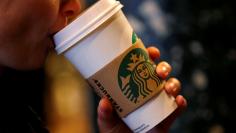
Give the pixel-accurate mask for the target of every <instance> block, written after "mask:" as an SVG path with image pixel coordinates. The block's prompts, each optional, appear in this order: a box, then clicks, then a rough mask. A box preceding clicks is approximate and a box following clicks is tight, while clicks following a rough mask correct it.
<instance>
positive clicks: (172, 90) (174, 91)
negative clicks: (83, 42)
mask: <svg viewBox="0 0 236 133" xmlns="http://www.w3.org/2000/svg"><path fill="white" fill-rule="evenodd" d="M164 89H165V90H166V92H167V93H168V94H170V95H172V96H174V97H176V96H177V95H178V94H179V92H180V89H181V83H180V81H179V80H178V79H176V78H170V79H168V80H167V81H166V83H165V87H164Z"/></svg>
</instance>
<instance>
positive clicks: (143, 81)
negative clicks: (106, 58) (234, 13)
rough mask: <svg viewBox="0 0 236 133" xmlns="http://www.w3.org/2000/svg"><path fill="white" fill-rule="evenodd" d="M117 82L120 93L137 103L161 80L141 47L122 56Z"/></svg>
mask: <svg viewBox="0 0 236 133" xmlns="http://www.w3.org/2000/svg"><path fill="white" fill-rule="evenodd" d="M118 83H119V87H120V89H121V91H122V93H123V94H124V95H125V96H126V97H127V98H128V99H129V100H130V101H132V102H134V103H138V102H139V101H140V100H142V99H145V98H146V97H147V96H149V95H150V94H152V93H153V92H154V90H155V89H156V88H157V87H158V86H159V85H160V84H161V80H160V79H159V77H158V76H157V74H156V72H155V67H154V64H153V63H152V62H151V61H150V60H149V57H148V55H147V53H146V52H145V51H144V50H143V49H141V48H135V49H133V50H132V51H130V52H129V53H128V54H127V55H126V56H125V57H124V59H123V61H122V63H121V65H120V68H119V72H118Z"/></svg>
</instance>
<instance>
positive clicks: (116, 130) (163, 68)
mask: <svg viewBox="0 0 236 133" xmlns="http://www.w3.org/2000/svg"><path fill="white" fill-rule="evenodd" d="M147 51H148V53H149V56H150V58H151V59H152V60H155V59H157V58H160V51H159V50H158V49H157V48H155V47H149V48H147ZM171 69H172V68H171V66H170V65H169V64H168V63H167V62H160V63H159V64H158V65H157V67H156V72H157V74H158V76H159V77H161V78H162V79H166V78H167V77H168V75H169V73H170V72H171ZM180 88H181V84H180V82H179V80H178V79H176V78H169V79H168V80H167V81H166V83H165V86H164V89H165V91H166V92H167V93H168V94H170V95H172V96H174V97H175V101H176V103H177V105H178V108H177V109H176V110H175V111H174V112H173V113H172V114H171V115H170V116H168V117H167V118H166V119H165V120H163V121H162V122H161V123H160V124H158V125H157V126H156V127H154V128H153V129H152V130H150V131H149V132H150V133H155V132H158V133H167V132H168V130H169V128H170V126H171V124H172V123H173V122H174V120H175V119H176V118H177V117H178V116H179V115H180V114H181V112H182V111H183V110H184V109H185V108H186V106H187V102H186V100H185V98H184V97H183V96H181V95H179V92H180ZM97 112H98V118H97V122H98V127H99V131H100V133H131V132H132V131H131V130H130V129H129V128H128V126H127V125H125V123H124V122H123V121H122V120H121V119H120V118H119V116H118V115H117V114H116V113H115V111H114V109H113V108H112V105H111V103H110V102H109V100H108V99H106V98H102V99H101V100H100V102H99V106H98V109H97Z"/></svg>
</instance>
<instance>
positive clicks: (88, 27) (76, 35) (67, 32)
mask: <svg viewBox="0 0 236 133" xmlns="http://www.w3.org/2000/svg"><path fill="white" fill-rule="evenodd" d="M122 7H123V5H121V4H120V2H119V1H116V0H99V1H98V2H96V3H95V4H94V5H93V6H91V7H90V8H88V9H87V10H86V11H85V12H84V13H82V14H81V15H80V16H79V17H78V18H77V19H76V20H74V21H73V22H72V23H70V24H69V25H68V26H66V27H65V28H64V29H62V30H61V31H59V32H58V33H57V34H55V35H54V42H55V45H56V51H57V53H58V54H60V53H62V52H64V51H66V50H67V49H68V48H70V47H71V46H73V45H74V44H75V43H76V42H78V41H80V40H81V39H83V38H84V37H86V36H87V35H88V34H89V33H91V32H92V31H94V30H95V29H96V28H98V27H99V26H100V25H101V24H103V23H104V22H105V21H106V20H108V19H109V18H110V17H112V16H113V15H114V14H115V13H117V12H118V11H119V10H120V9H121V8H122Z"/></svg>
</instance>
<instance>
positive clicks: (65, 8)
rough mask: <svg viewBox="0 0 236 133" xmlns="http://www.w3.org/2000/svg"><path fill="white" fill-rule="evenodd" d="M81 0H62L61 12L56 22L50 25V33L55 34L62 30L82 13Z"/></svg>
mask: <svg viewBox="0 0 236 133" xmlns="http://www.w3.org/2000/svg"><path fill="white" fill-rule="evenodd" d="M79 1H80V0H62V2H61V3H60V8H59V14H58V17H57V19H56V20H55V23H54V24H53V25H52V27H50V29H49V34H50V35H53V34H55V33H56V32H58V31H60V30H61V29H62V28H63V27H65V26H66V25H67V24H68V21H71V20H73V19H74V18H75V17H76V16H77V15H78V14H79V13H80V2H79Z"/></svg>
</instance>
